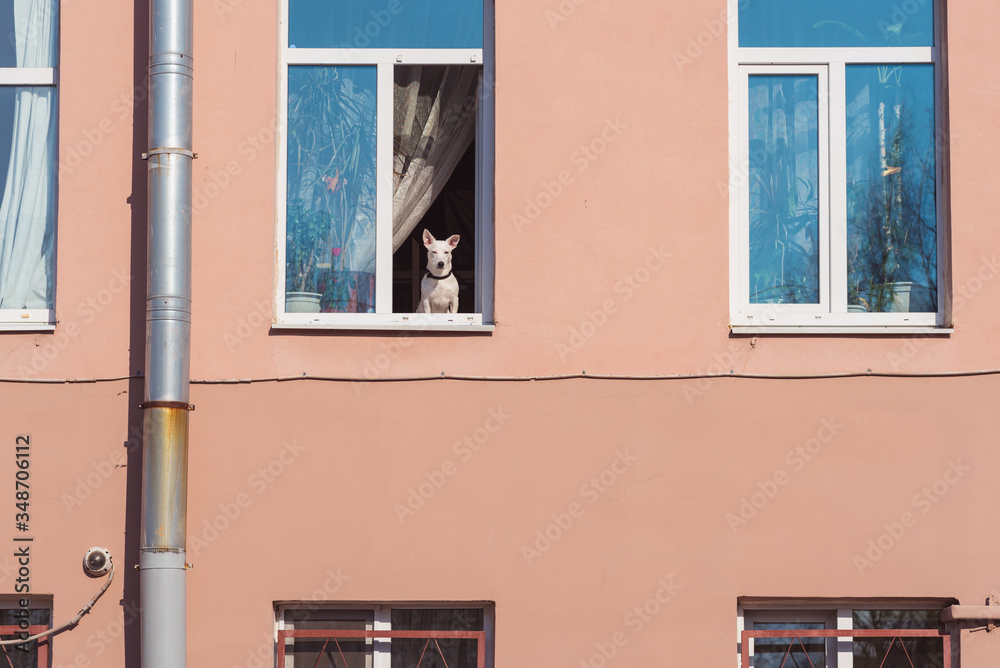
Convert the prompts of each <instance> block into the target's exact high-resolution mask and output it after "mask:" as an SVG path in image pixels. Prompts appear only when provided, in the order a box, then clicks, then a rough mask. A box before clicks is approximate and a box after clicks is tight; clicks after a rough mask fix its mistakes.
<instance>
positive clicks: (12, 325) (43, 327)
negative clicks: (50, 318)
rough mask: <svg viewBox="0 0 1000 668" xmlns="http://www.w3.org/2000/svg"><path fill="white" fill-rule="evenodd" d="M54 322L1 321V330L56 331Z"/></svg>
mask: <svg viewBox="0 0 1000 668" xmlns="http://www.w3.org/2000/svg"><path fill="white" fill-rule="evenodd" d="M55 330H56V325H55V323H53V322H0V332H54V331H55Z"/></svg>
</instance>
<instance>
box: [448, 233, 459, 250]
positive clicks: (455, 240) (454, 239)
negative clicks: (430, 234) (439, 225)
mask: <svg viewBox="0 0 1000 668" xmlns="http://www.w3.org/2000/svg"><path fill="white" fill-rule="evenodd" d="M447 241H448V245H449V246H451V247H452V248H454V247H455V246H457V245H458V235H457V234H453V235H451V236H450V237H448V239H447Z"/></svg>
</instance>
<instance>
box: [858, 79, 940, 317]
mask: <svg viewBox="0 0 1000 668" xmlns="http://www.w3.org/2000/svg"><path fill="white" fill-rule="evenodd" d="M935 134H936V133H935V126H934V66H933V65H850V66H848V67H847V280H848V285H847V293H848V305H849V306H850V307H851V310H854V311H871V312H882V311H913V312H935V311H937V207H936V199H935V198H936V185H937V167H936V155H935V144H934V141H935Z"/></svg>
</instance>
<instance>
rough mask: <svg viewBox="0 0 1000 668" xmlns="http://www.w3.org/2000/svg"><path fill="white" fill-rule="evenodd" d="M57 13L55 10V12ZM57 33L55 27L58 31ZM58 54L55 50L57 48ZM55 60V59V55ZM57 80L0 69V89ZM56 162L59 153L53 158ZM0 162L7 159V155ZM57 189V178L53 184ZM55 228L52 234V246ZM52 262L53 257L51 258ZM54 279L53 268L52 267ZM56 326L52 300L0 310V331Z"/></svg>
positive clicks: (54, 75) (37, 70)
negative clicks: (44, 304) (48, 303)
mask: <svg viewBox="0 0 1000 668" xmlns="http://www.w3.org/2000/svg"><path fill="white" fill-rule="evenodd" d="M57 11H58V10H57ZM57 30H58V28H57ZM56 53H57V54H58V47H57V49H56ZM57 57H58V56H57ZM57 80H58V68H57V67H0V86H2V87H8V86H50V87H52V88H56V86H57ZM58 99H59V98H58V91H57V92H56V108H55V112H54V115H55V117H56V118H55V123H57V126H56V127H58V123H59V106H58ZM56 158H57V160H58V153H57V156H56ZM0 159H5V160H9V159H10V156H4V157H2V158H0ZM3 187H4V184H3V183H0V198H2V197H3ZM56 188H58V175H57V181H56ZM57 233H58V229H56V230H55V231H54V233H53V237H54V238H53V243H54V241H55V238H56V236H57ZM52 262H55V257H53V258H52ZM52 274H53V276H55V267H53V268H52ZM55 327H56V309H55V300H54V299H53V304H52V308H29V309H13V308H2V309H0V331H23V330H30V331H51V330H54V329H55Z"/></svg>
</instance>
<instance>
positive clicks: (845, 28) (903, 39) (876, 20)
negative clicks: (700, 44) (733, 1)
mask: <svg viewBox="0 0 1000 668" xmlns="http://www.w3.org/2000/svg"><path fill="white" fill-rule="evenodd" d="M739 31H740V35H739V40H740V46H755V47H766V46H784V47H803V46H933V44H934V2H933V0H907V1H906V2H900V0H809V1H808V2H803V0H740V3H739Z"/></svg>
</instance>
